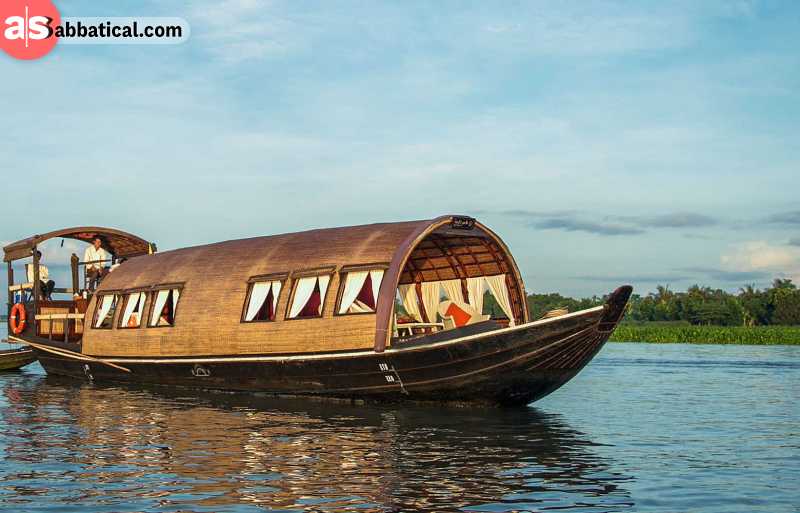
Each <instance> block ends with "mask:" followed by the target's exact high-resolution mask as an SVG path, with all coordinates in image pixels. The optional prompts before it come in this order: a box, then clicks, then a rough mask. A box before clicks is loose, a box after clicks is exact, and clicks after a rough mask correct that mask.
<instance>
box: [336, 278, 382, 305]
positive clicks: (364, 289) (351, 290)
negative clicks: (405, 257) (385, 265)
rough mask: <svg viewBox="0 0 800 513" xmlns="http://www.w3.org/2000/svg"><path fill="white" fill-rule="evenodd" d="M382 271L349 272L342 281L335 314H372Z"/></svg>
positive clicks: (376, 300)
mask: <svg viewBox="0 0 800 513" xmlns="http://www.w3.org/2000/svg"><path fill="white" fill-rule="evenodd" d="M381 280H383V270H382V269H376V270H372V271H351V272H348V273H346V274H345V278H344V280H342V290H341V294H340V295H341V298H340V299H339V307H338V309H337V310H336V312H337V313H338V314H340V315H343V314H358V313H374V312H375V308H376V305H377V302H378V291H379V290H380V288H381Z"/></svg>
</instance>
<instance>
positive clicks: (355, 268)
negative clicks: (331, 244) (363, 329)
mask: <svg viewBox="0 0 800 513" xmlns="http://www.w3.org/2000/svg"><path fill="white" fill-rule="evenodd" d="M388 268H389V264H386V263H379V264H356V265H345V266H342V268H341V269H340V270H339V290H338V292H337V293H336V304H335V305H334V308H333V315H334V316H345V315H376V314H377V313H378V298H377V297H376V298H375V310H373V311H372V312H345V313H339V309H340V308H341V306H342V296H343V295H344V286H345V284H346V283H347V275H348V274H349V273H354V272H359V271H367V272H369V271H383V276H384V277H385V276H386V270H387V269H388ZM381 285H383V278H381ZM378 291H379V294H380V287H379V288H378Z"/></svg>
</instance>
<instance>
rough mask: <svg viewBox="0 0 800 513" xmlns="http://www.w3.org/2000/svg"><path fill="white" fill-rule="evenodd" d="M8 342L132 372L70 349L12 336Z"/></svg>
mask: <svg viewBox="0 0 800 513" xmlns="http://www.w3.org/2000/svg"><path fill="white" fill-rule="evenodd" d="M8 340H13V341H15V342H18V343H20V344H27V345H29V346H31V347H35V348H36V349H40V350H42V351H45V352H48V353H53V354H57V355H59V356H63V357H65V358H72V359H73V360H79V361H84V362H94V363H101V364H103V365H108V366H109V367H114V368H115V369H119V370H121V371H125V372H131V370H130V369H128V368H127V367H123V366H122V365H117V364H116V363H111V362H108V361H106V360H101V359H100V358H95V357H93V356H87V355H85V354H81V353H76V352H74V351H70V350H68V349H60V348H55V347H50V346H45V345H42V344H36V343H34V342H29V341H27V340H22V339H21V338H17V337H11V336H9V337H8Z"/></svg>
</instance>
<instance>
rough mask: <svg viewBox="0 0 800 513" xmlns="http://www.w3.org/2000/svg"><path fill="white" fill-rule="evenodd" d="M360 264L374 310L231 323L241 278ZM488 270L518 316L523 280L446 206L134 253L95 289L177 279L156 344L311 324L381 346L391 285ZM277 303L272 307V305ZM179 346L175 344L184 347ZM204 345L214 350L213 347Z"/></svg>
mask: <svg viewBox="0 0 800 513" xmlns="http://www.w3.org/2000/svg"><path fill="white" fill-rule="evenodd" d="M364 268H380V269H384V276H383V279H382V280H381V285H380V289H379V292H378V297H377V298H376V299H377V301H376V309H375V314H374V315H373V316H369V317H366V316H337V315H334V314H331V313H328V314H325V315H324V316H323V317H324V318H316V319H310V320H289V321H288V322H283V320H282V319H281V318H279V320H280V321H281V322H271V323H265V324H259V325H258V326H255V325H252V324H251V323H241V322H240V320H241V315H242V304H243V303H242V301H243V300H244V298H245V295H246V290H247V284H248V282H250V281H251V280H253V279H255V278H262V277H267V276H275V277H277V276H281V278H280V279H286V278H289V279H290V280H294V279H296V278H299V277H302V276H309V275H313V274H328V273H330V274H338V273H342V272H346V271H349V270H356V269H364ZM497 274H505V275H506V276H507V278H508V280H509V287H510V288H511V289H513V293H514V296H515V297H516V298H518V299H519V301H518V303H517V304H518V307H517V309H516V314H517V321H518V322H525V321H527V319H528V311H527V305H525V301H524V297H525V296H524V285H523V283H522V278H521V276H520V273H519V270H518V268H517V265H516V263H515V262H514V260H513V257H512V256H511V254H510V252H509V250H508V248H507V247H506V245H505V243H503V241H502V240H501V239H500V238H499V237H498V236H497V235H496V234H494V232H492V231H491V230H489V229H488V228H487V227H485V226H484V225H482V224H481V223H479V222H478V221H476V220H475V219H473V218H471V217H467V216H458V215H445V216H441V217H437V218H435V219H427V220H420V221H406V222H396V223H377V224H368V225H359V226H348V227H339V228H323V229H315V230H309V231H304V232H296V233H285V234H280V235H270V236H263V237H253V238H247V239H238V240H229V241H225V242H217V243H212V244H206V245H202V246H194V247H187V248H181V249H175V250H170V251H163V252H160V253H156V254H153V255H146V256H140V257H137V258H132V259H130V260H128V261H127V262H125V264H124V265H121V266H119V267H118V268H117V269H116V270H114V272H112V273H109V274H108V275H107V276H106V277H105V278H104V279H103V282H102V284H101V285H100V287H99V288H98V293H100V294H102V293H108V292H115V293H122V292H125V291H137V290H143V289H153V288H155V287H163V286H166V285H179V286H182V287H185V290H186V293H185V294H182V295H181V306H180V312H181V313H180V319H181V321H180V322H179V323H178V324H176V325H175V327H174V328H171V329H170V331H169V332H168V333H169V337H168V338H165V339H163V344H167V341H168V340H169V341H175V343H176V344H177V343H178V341H182V342H183V344H184V345H185V346H186V347H189V346H190V345H191V344H192V343H194V342H193V341H195V340H196V339H197V334H198V333H205V334H207V335H208V336H212V335H213V336H215V337H216V336H218V337H220V338H222V337H226V339H227V340H228V343H230V344H240V345H241V347H244V345H245V344H248V343H251V342H250V340H257V338H255V337H254V335H256V333H257V336H258V337H269V340H270V343H271V344H275V345H277V344H278V340H280V339H281V337H285V339H286V340H287V341H288V340H295V339H297V337H298V336H299V335H298V334H299V333H300V332H302V331H303V330H315V331H314V332H315V334H319V338H320V339H321V340H332V339H340V338H341V339H343V340H344V339H346V337H342V336H341V334H342V333H345V332H346V333H348V334H350V335H357V336H359V337H361V336H362V335H363V336H365V337H368V338H369V339H370V341H371V342H372V343H373V345H374V348H375V350H377V351H382V350H383V349H384V348H385V347H386V345H387V344H388V342H389V338H390V336H391V323H392V314H393V312H394V304H395V303H394V301H395V295H396V291H397V287H398V285H399V284H404V283H421V282H426V281H440V280H449V279H466V278H470V277H477V276H489V275H497ZM336 284H337V282H333V283H332V286H338V285H336ZM286 296H287V295H286V294H284V295H283V297H284V298H286ZM286 300H287V299H284V300H282V301H286ZM335 300H336V297H335V293H334V294H328V299H327V301H329V302H330V303H329V305H332V304H333V302H334V301H335ZM281 304H285V303H281ZM90 308H91V305H90ZM278 308H279V309H280V308H281V306H280V304H279V307H278ZM329 308H330V306H329ZM327 311H328V312H330V310H327ZM298 323H302V324H298ZM255 330H258V331H257V332H256V331H255ZM156 331H158V330H132V331H131V332H128V331H124V332H117V331H114V332H108V331H105V330H89V332H88V333H87V334H86V335H85V337H84V343H88V344H90V345H91V344H94V343H95V341H97V342H98V343H100V341H102V343H103V344H107V345H106V346H103V347H104V349H106V348H114V347H119V344H120V340H122V338H120V337H123V338H124V336H126V335H128V334H129V333H134V332H135V337H137V338H136V340H137V344H139V345H138V346H136V347H140V346H142V344H146V343H152V344H154V347H155V345H156V344H162V338H161V337H162V335H161V334H160V333H156ZM133 336H134V335H133V334H132V335H131V337H133ZM315 336H316V335H315ZM248 337H249V338H248ZM112 339H113V340H112ZM126 340H127V339H126ZM170 343H172V342H170ZM253 343H255V342H253ZM287 343H288V342H287ZM114 344H116V345H114ZM98 347H99V346H98ZM132 347H133V346H132ZM159 347H162V346H159ZM166 347H167V346H166V345H164V346H163V347H162V349H161V350H164V351H166V350H167V349H164V348H166ZM176 347H178V346H176ZM178 349H180V350H183V347H178ZM178 349H176V350H178ZM211 349H212V350H217V348H216V347H213V348H211ZM98 350H99V349H98Z"/></svg>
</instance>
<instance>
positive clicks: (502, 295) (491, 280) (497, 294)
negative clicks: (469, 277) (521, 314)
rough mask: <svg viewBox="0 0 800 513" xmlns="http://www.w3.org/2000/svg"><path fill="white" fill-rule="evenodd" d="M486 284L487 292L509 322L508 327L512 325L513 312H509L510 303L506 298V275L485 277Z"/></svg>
mask: <svg viewBox="0 0 800 513" xmlns="http://www.w3.org/2000/svg"><path fill="white" fill-rule="evenodd" d="M485 279H486V284H487V285H489V290H491V291H492V295H493V296H494V298H495V299H496V300H497V304H498V305H500V308H502V309H503V312H504V313H505V314H506V316H507V317H508V320H509V326H513V325H514V312H513V311H512V310H511V301H510V299H509V297H508V287H506V275H505V274H498V275H496V276H486V277H485Z"/></svg>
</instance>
